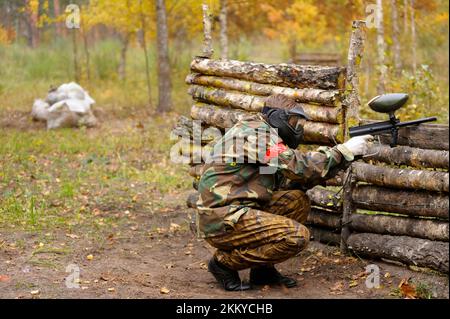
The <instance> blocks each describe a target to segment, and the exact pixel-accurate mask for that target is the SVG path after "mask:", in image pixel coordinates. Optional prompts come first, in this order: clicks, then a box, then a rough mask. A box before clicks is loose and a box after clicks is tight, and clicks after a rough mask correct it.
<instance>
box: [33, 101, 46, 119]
mask: <svg viewBox="0 0 450 319" xmlns="http://www.w3.org/2000/svg"><path fill="white" fill-rule="evenodd" d="M49 107H50V104H48V103H47V102H45V101H43V100H41V99H37V100H35V101H34V103H33V108H32V110H31V117H32V118H33V120H34V121H46V120H47V117H48V108H49Z"/></svg>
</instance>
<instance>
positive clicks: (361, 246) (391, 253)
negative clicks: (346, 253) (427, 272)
mask: <svg viewBox="0 0 450 319" xmlns="http://www.w3.org/2000/svg"><path fill="white" fill-rule="evenodd" d="M348 245H349V248H351V249H352V250H353V251H354V252H355V253H357V254H361V255H363V256H368V257H371V258H387V259H391V260H395V261H399V262H402V263H405V264H407V265H415V266H419V267H428V268H431V269H435V270H438V271H440V272H442V273H448V270H449V268H448V256H449V249H448V247H449V246H448V242H441V241H431V240H426V239H420V238H413V237H408V236H388V235H378V234H369V233H362V234H352V235H350V237H349V238H348Z"/></svg>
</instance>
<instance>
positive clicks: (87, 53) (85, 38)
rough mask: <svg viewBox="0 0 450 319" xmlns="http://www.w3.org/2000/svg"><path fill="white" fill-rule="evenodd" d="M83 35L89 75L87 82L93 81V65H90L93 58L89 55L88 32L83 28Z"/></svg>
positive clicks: (87, 73)
mask: <svg viewBox="0 0 450 319" xmlns="http://www.w3.org/2000/svg"><path fill="white" fill-rule="evenodd" d="M81 35H82V37H83V48H84V56H85V58H86V75H87V80H88V81H90V80H91V63H90V61H91V57H90V54H89V46H88V39H87V31H86V29H85V28H83V30H82V33H81Z"/></svg>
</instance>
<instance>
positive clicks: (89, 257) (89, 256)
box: [86, 254, 94, 261]
mask: <svg viewBox="0 0 450 319" xmlns="http://www.w3.org/2000/svg"><path fill="white" fill-rule="evenodd" d="M86 259H87V260H89V261H91V260H94V255H92V254H89V255H87V256H86Z"/></svg>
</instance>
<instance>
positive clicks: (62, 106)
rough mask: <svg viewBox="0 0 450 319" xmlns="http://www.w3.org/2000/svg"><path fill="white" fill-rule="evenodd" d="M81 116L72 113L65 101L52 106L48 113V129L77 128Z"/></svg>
mask: <svg viewBox="0 0 450 319" xmlns="http://www.w3.org/2000/svg"><path fill="white" fill-rule="evenodd" d="M78 120H79V116H78V115H77V114H76V113H74V112H72V111H70V109H69V107H68V106H67V104H66V103H65V102H64V101H61V102H58V103H56V104H54V105H52V106H51V107H50V109H49V112H48V117H47V129H49V130H51V129H55V128H63V127H77V126H78Z"/></svg>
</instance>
